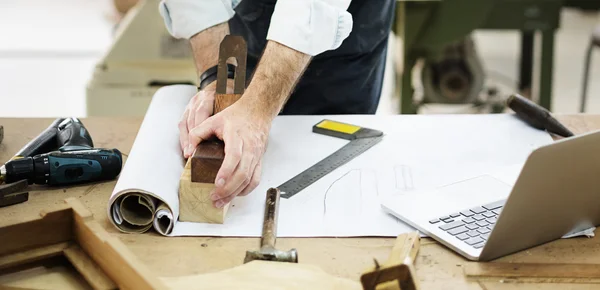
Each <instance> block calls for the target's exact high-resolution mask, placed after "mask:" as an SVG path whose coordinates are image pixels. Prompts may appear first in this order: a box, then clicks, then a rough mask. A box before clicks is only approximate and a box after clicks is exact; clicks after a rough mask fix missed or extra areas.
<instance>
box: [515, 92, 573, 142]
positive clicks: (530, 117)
mask: <svg viewBox="0 0 600 290" xmlns="http://www.w3.org/2000/svg"><path fill="white" fill-rule="evenodd" d="M506 104H507V106H508V107H509V108H511V109H512V110H513V111H514V112H515V113H516V115H517V117H519V118H520V119H521V120H523V121H524V122H525V123H527V124H529V125H530V126H532V127H534V128H537V129H540V130H546V131H548V132H549V133H554V134H556V135H559V136H562V137H572V136H574V134H573V132H571V131H570V130H569V129H567V127H565V126H564V125H563V124H561V123H560V122H559V121H558V120H556V119H555V118H554V117H552V115H551V114H550V112H549V111H548V110H546V109H545V108H544V107H542V106H540V105H538V104H536V103H534V102H532V101H531V100H529V99H527V98H525V97H523V96H521V95H519V94H513V95H511V96H510V97H508V99H507V100H506Z"/></svg>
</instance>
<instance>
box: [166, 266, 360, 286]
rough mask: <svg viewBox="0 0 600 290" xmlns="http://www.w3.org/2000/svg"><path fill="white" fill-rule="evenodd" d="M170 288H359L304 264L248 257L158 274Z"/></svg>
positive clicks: (349, 281)
mask: <svg viewBox="0 0 600 290" xmlns="http://www.w3.org/2000/svg"><path fill="white" fill-rule="evenodd" d="M162 280H163V281H164V282H165V284H167V285H168V286H169V288H171V289H187V290H193V289H198V290H200V289H219V290H237V289H273V288H274V287H275V286H276V288H277V289H286V290H306V289H311V290H336V289H339V290H342V289H343V290H353V289H354V290H359V289H362V288H361V286H360V284H359V283H358V282H356V281H352V280H349V279H343V278H339V277H335V276H333V275H330V274H328V273H326V272H325V271H323V270H322V269H320V268H318V267H315V266H312V265H305V264H295V263H282V262H271V261H252V262H250V263H247V264H243V265H241V266H237V267H234V268H232V269H228V270H224V271H221V272H218V273H211V274H203V275H193V276H182V277H170V278H162Z"/></svg>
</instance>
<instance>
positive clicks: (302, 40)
mask: <svg viewBox="0 0 600 290" xmlns="http://www.w3.org/2000/svg"><path fill="white" fill-rule="evenodd" d="M350 1H351V0H279V1H277V4H276V5H275V11H274V12H273V16H272V17H271V25H270V27H269V31H268V34H267V39H268V40H273V41H276V42H279V43H281V44H283V45H286V46H288V47H291V48H293V49H295V50H298V51H300V52H303V53H306V54H308V55H311V56H315V55H317V54H320V53H322V52H325V51H327V50H334V49H337V48H338V47H339V46H340V45H341V44H342V42H343V41H344V39H346V38H347V37H348V35H350V32H351V31H352V15H351V14H350V13H349V12H348V11H347V9H348V6H350ZM373 1H376V0H373Z"/></svg>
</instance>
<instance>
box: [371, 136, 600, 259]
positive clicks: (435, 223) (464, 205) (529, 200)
mask: <svg viewBox="0 0 600 290" xmlns="http://www.w3.org/2000/svg"><path fill="white" fill-rule="evenodd" d="M382 207H383V209H384V210H385V211H387V212H389V213H390V214H392V215H394V216H396V217H397V218H399V219H400V220H402V221H404V222H405V223H407V224H409V225H411V226H412V227H414V228H416V229H417V230H419V231H421V232H422V233H424V234H426V235H428V236H429V237H431V238H433V239H435V240H437V241H438V242H440V243H441V244H443V245H445V246H446V247H448V248H450V249H452V250H454V251H455V252H457V253H459V254H460V255H462V256H464V257H465V258H467V259H469V260H473V261H489V260H493V259H496V258H499V257H502V256H505V255H508V254H511V253H515V252H518V251H521V250H524V249H527V248H531V247H534V246H537V245H540V244H543V243H546V242H549V241H552V240H556V239H559V238H561V237H563V236H564V235H566V234H570V233H575V232H579V231H582V230H585V229H588V228H590V227H594V226H597V225H598V224H600V131H596V132H592V133H587V134H583V135H579V136H575V137H571V138H567V139H562V140H559V141H556V142H554V143H552V144H549V145H546V146H543V147H539V148H537V149H536V150H534V151H533V152H532V153H531V154H530V155H529V156H528V158H527V160H526V162H525V164H524V165H523V167H522V169H521V171H520V173H519V175H518V177H517V178H516V182H514V186H511V184H510V182H505V181H503V180H502V178H498V177H495V176H493V175H491V174H490V175H481V176H477V177H474V178H470V179H466V180H462V181H459V182H456V183H453V184H450V185H446V186H443V187H439V188H436V189H433V190H429V191H421V192H416V191H415V192H411V193H402V194H397V195H395V196H393V197H390V198H389V199H387V200H384V202H383V203H382Z"/></svg>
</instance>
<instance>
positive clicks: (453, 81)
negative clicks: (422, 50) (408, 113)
mask: <svg viewBox="0 0 600 290" xmlns="http://www.w3.org/2000/svg"><path fill="white" fill-rule="evenodd" d="M421 78H422V82H423V93H424V95H423V97H424V99H423V101H424V103H441V104H469V103H475V102H476V101H477V98H478V96H479V94H480V93H481V92H482V90H483V88H484V78H485V74H484V70H483V65H482V63H481V60H480V59H479V57H478V55H477V51H476V50H475V43H474V41H473V39H472V38H471V36H467V37H465V38H463V39H461V40H459V41H457V42H454V43H451V44H449V45H448V46H446V47H445V48H444V49H443V50H442V52H441V53H440V54H439V55H437V56H434V57H431V58H427V59H426V60H425V64H424V67H423V70H422V73H421Z"/></svg>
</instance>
